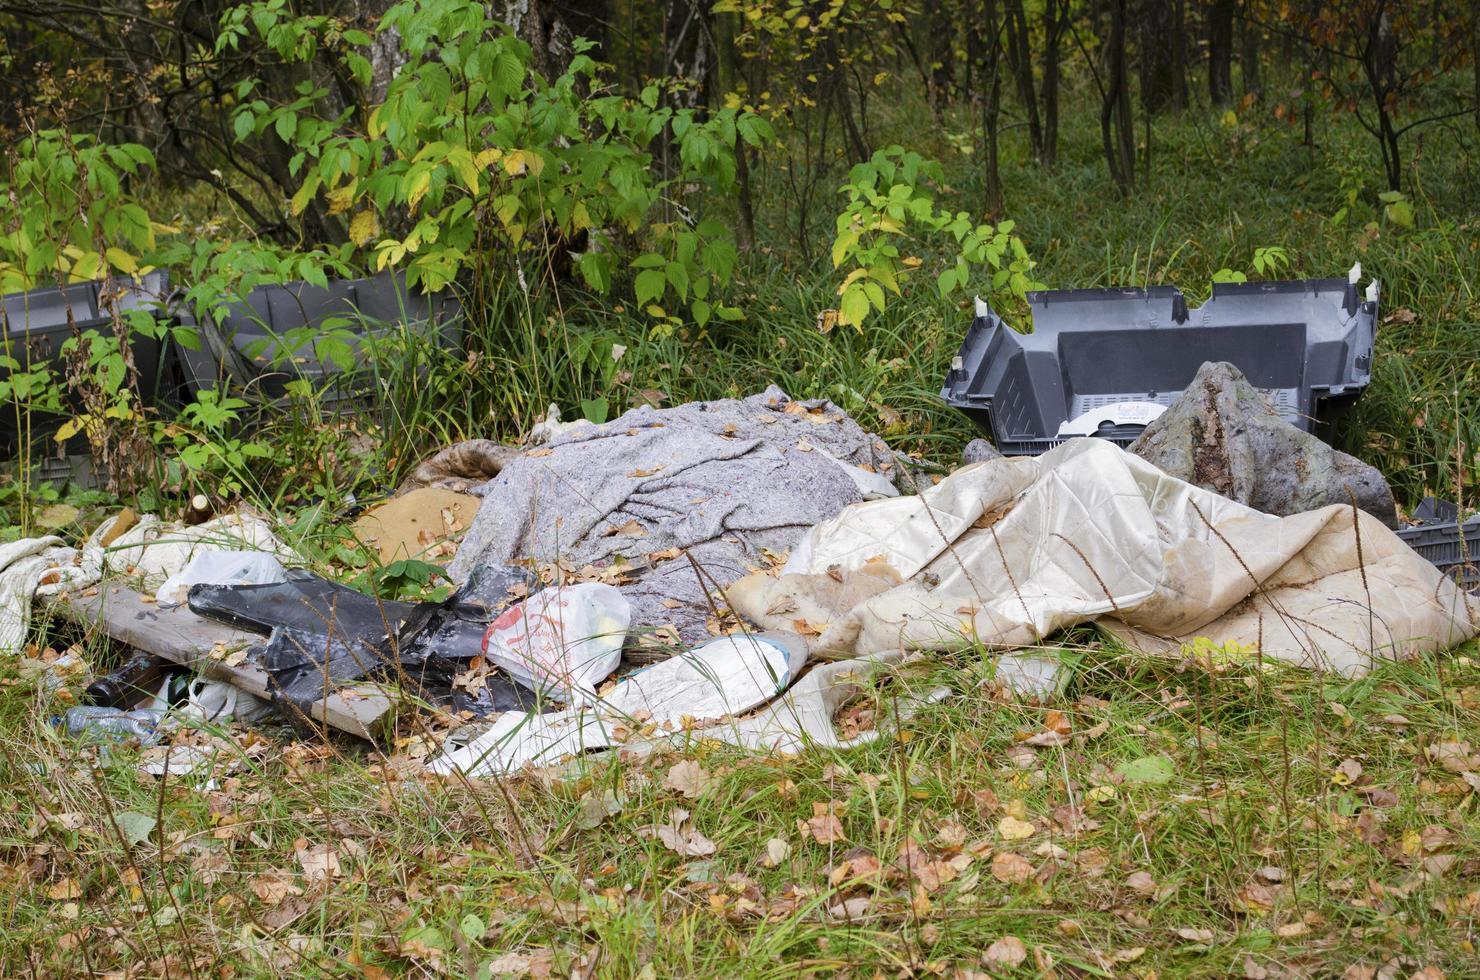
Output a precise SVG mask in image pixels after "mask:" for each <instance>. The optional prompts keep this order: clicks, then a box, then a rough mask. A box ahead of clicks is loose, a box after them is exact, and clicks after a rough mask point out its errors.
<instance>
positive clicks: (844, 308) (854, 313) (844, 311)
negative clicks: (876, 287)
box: [838, 282, 868, 327]
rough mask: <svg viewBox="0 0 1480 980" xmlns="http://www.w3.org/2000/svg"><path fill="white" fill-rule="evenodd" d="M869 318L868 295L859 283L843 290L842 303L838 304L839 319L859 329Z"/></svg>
mask: <svg viewBox="0 0 1480 980" xmlns="http://www.w3.org/2000/svg"><path fill="white" fill-rule="evenodd" d="M867 316H868V294H867V293H865V292H864V291H863V287H862V286H861V285H859V284H858V283H856V282H855V283H853V284H852V285H851V286H849V287H848V288H847V289H845V290H843V298H842V301H841V302H840V303H839V304H838V319H839V320H841V321H842V322H843V323H845V324H850V325H852V326H855V327H858V326H862V325H863V321H864V319H865V318H866V317H867Z"/></svg>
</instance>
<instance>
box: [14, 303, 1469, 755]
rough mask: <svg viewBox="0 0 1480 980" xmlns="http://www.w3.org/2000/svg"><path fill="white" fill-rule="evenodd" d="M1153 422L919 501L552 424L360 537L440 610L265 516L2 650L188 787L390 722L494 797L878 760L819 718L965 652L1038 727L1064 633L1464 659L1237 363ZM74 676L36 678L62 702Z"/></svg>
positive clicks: (753, 408) (875, 455)
mask: <svg viewBox="0 0 1480 980" xmlns="http://www.w3.org/2000/svg"><path fill="white" fill-rule="evenodd" d="M1348 292H1349V291H1348ZM1317 293H1319V289H1318V290H1317ZM1215 295H1216V294H1215ZM1368 302H1369V303H1371V304H1373V305H1374V309H1375V300H1372V299H1370V298H1369V301H1368ZM1368 312H1369V313H1370V312H1372V311H1368ZM985 315H987V316H989V315H990V314H989V311H988V314H985ZM970 343H971V340H970V339H968V345H969V344H970ZM1369 356H1370V355H1369ZM1338 387H1339V386H1338ZM1173 394H1175V397H1172V396H1170V395H1167V394H1166V393H1165V392H1162V393H1157V392H1150V393H1149V394H1147V395H1145V396H1143V397H1155V398H1160V399H1161V403H1150V402H1142V403H1137V404H1135V405H1131V406H1130V407H1129V408H1127V407H1125V406H1123V405H1117V404H1109V405H1105V404H1100V403H1096V405H1097V407H1095V408H1093V409H1091V410H1090V411H1088V412H1086V413H1085V419H1088V420H1089V421H1090V422H1093V418H1094V417H1098V415H1097V413H1103V414H1106V415H1107V416H1116V413H1121V416H1123V414H1124V413H1125V412H1128V411H1130V412H1134V413H1139V415H1138V417H1140V418H1141V419H1142V422H1141V423H1140V424H1139V425H1138V426H1137V427H1136V428H1135V436H1134V438H1122V437H1123V436H1125V434H1126V431H1127V430H1126V426H1125V424H1124V418H1123V417H1121V416H1118V417H1117V420H1116V423H1115V425H1114V426H1113V427H1112V429H1111V430H1107V431H1108V432H1110V435H1111V436H1113V437H1100V438H1096V437H1093V436H1091V437H1087V438H1086V437H1077V436H1076V437H1070V438H1062V439H1058V440H1054V442H1055V444H1054V445H1053V446H1052V447H1051V448H1049V447H1047V446H1042V445H1034V446H1033V447H1032V452H1034V453H1038V454H1036V455H1034V454H1027V455H1009V456H1002V455H1000V454H997V453H995V452H992V451H990V449H989V447H985V445H984V444H983V445H977V444H974V445H973V447H971V448H969V449H968V459H977V460H979V461H977V462H969V463H968V464H967V465H964V466H962V467H960V468H958V469H956V470H955V471H954V472H951V473H949V474H945V475H939V474H937V475H933V476H926V475H925V467H924V465H923V464H922V463H921V462H920V461H917V460H912V459H909V458H907V457H904V456H902V455H900V454H898V453H896V452H894V451H892V450H891V449H890V448H889V447H888V446H887V445H886V444H885V442H884V441H883V440H882V439H880V438H878V437H877V436H874V435H871V434H869V433H867V432H865V431H863V430H862V429H861V428H860V427H859V426H858V425H857V424H856V423H855V422H854V421H853V420H852V419H850V418H849V417H848V416H847V415H846V414H845V413H843V412H842V411H840V410H839V409H838V408H836V407H835V406H833V405H831V404H829V403H826V402H800V401H796V400H794V399H791V398H790V397H788V396H787V395H786V394H785V393H784V392H782V391H780V390H779V389H776V388H771V389H769V390H767V391H765V392H762V393H760V394H757V395H754V396H752V397H749V398H745V399H741V400H724V401H714V402H706V403H690V404H684V405H679V406H676V407H673V408H668V409H656V408H651V407H642V408H638V409H634V410H632V411H629V412H628V413H626V414H625V415H623V416H621V417H620V418H617V419H614V420H612V421H609V422H606V423H604V424H600V425H596V424H591V423H588V422H576V423H561V422H560V421H559V419H558V414H553V413H552V416H551V418H550V419H548V420H547V421H546V422H544V423H542V424H541V425H540V426H538V427H537V429H536V431H535V432H533V433H531V435H530V437H529V439H528V440H527V441H526V443H525V444H524V445H523V446H520V447H509V446H499V445H496V444H493V443H488V442H486V441H477V442H472V443H466V444H460V445H458V446H453V447H448V448H447V449H446V450H444V451H443V452H441V453H438V454H437V455H436V456H435V457H434V458H432V459H430V460H428V461H427V462H426V463H425V464H424V465H423V466H421V467H419V468H418V469H417V471H416V473H415V474H414V476H413V478H412V479H411V480H410V481H408V484H407V485H406V486H403V488H402V492H401V493H400V494H399V495H398V496H397V497H396V498H394V499H392V500H391V501H389V502H387V503H386V504H384V505H383V506H381V507H379V508H376V509H374V510H373V511H371V512H369V513H367V514H366V515H364V516H362V517H361V518H360V519H359V520H358V522H357V523H356V533H357V534H358V535H359V536H360V537H361V539H362V540H363V541H365V542H366V544H367V545H369V546H371V547H373V548H375V549H377V550H378V551H379V553H380V554H381V556H382V559H383V560H384V561H386V562H391V561H395V560H398V559H402V558H412V557H431V558H432V559H434V560H442V559H445V558H448V557H451V561H450V564H449V566H448V570H449V574H450V576H451V578H452V580H453V582H454V583H455V585H456V590H455V591H454V592H453V593H452V595H451V596H450V597H448V598H447V599H445V600H443V601H440V602H422V603H418V604H411V603H402V602H389V601H380V600H376V599H374V598H371V597H369V596H366V595H363V594H361V593H359V592H357V591H355V590H353V589H351V588H348V587H347V586H344V585H342V584H339V583H337V582H333V581H330V580H327V579H325V578H322V577H320V576H317V575H315V574H313V573H312V572H311V571H309V570H307V569H305V568H304V567H303V566H304V564H305V562H304V560H303V559H302V558H301V557H300V556H299V555H297V554H295V553H294V552H293V550H292V549H291V548H289V547H287V546H286V545H284V544H283V543H282V542H281V541H280V540H279V539H278V538H277V537H276V536H275V535H274V533H273V529H272V527H271V526H270V523H269V522H267V521H266V520H264V519H262V518H259V517H253V516H250V515H244V514H230V515H225V516H222V517H219V518H216V519H214V520H211V521H208V522H206V523H203V524H199V525H193V526H191V525H185V524H171V523H166V522H161V521H159V520H157V519H155V518H153V517H147V516H146V517H142V518H141V517H137V516H135V515H132V514H129V513H125V514H122V515H119V516H118V517H115V518H112V519H110V520H108V521H106V522H105V523H104V524H103V525H102V526H100V527H99V528H97V529H96V531H95V532H94V533H93V534H92V536H91V537H90V538H89V540H88V541H87V542H85V543H84V544H83V546H82V547H81V548H80V549H75V550H74V549H71V548H67V547H65V546H64V545H63V543H62V542H61V541H60V540H58V539H55V538H43V539H36V540H32V541H28V542H18V543H16V544H14V545H11V546H9V547H8V548H7V550H6V551H5V552H4V554H3V556H0V562H3V567H4V572H3V579H0V581H3V583H4V586H3V588H4V595H5V597H6V604H5V607H4V611H5V618H4V619H3V620H0V639H3V642H4V644H5V649H6V650H8V651H17V650H20V649H21V648H22V647H23V646H24V644H25V641H26V637H27V629H28V615H29V609H30V604H31V597H32V596H33V595H34V596H36V597H38V598H39V599H40V601H41V603H42V605H43V607H44V609H45V610H46V611H47V613H48V615H49V617H54V618H55V619H56V620H58V621H70V622H71V623H72V624H74V625H75V626H81V627H82V628H84V629H86V630H93V631H101V632H102V633H104V634H106V635H107V636H108V637H109V638H110V639H111V640H113V641H116V643H118V644H121V645H123V646H124V647H126V648H128V649H130V650H132V651H133V652H134V653H135V654H136V656H133V657H132V659H129V660H128V662H127V663H126V664H125V666H124V667H123V668H122V669H121V670H120V671H119V672H117V673H116V674H114V675H112V676H109V677H105V678H102V679H100V680H99V681H98V682H96V683H94V684H93V685H92V686H91V687H89V688H88V698H89V700H90V701H91V702H93V703H91V704H85V705H79V706H77V707H74V708H71V709H69V710H67V711H66V712H65V714H64V716H63V718H62V721H63V724H64V726H65V727H66V729H67V730H68V731H69V732H72V733H74V734H78V735H83V736H88V737H93V738H108V737H114V736H123V737H133V738H137V739H139V740H141V741H143V742H146V743H154V742H162V741H165V740H170V739H176V740H183V741H184V742H187V743H189V747H190V749H191V751H190V752H187V753H184V754H183V755H182V756H181V757H180V758H179V759H177V760H176V761H175V762H169V763H166V766H167V767H168V768H169V771H171V772H183V771H190V770H192V769H194V768H196V767H197V766H199V765H205V764H206V763H208V762H209V760H210V756H211V750H210V746H209V742H208V740H207V742H206V744H201V741H200V740H199V739H192V738H191V731H190V730H191V728H192V727H193V726H192V719H193V720H194V721H196V722H199V721H202V720H204V721H209V722H214V723H217V724H220V723H224V722H226V721H229V720H230V719H232V718H235V719H237V720H240V721H243V722H261V721H262V720H263V719H264V718H267V717H270V716H272V715H274V714H275V715H276V716H278V717H279V718H280V719H281V720H282V721H285V722H287V723H289V724H291V725H292V726H294V728H296V729H297V730H298V732H299V733H300V734H301V735H306V736H316V737H328V736H331V735H332V733H334V732H339V733H348V734H349V735H353V736H356V737H358V738H360V739H364V740H368V741H377V740H385V739H388V738H394V737H395V730H396V727H397V726H400V727H401V729H402V730H403V731H404V730H406V726H408V725H411V724H413V718H415V719H416V720H415V721H414V724H415V725H416V726H418V729H419V730H421V731H424V732H426V731H430V732H431V733H432V734H431V735H430V742H431V745H432V749H433V750H432V752H431V753H430V756H429V759H428V763H427V764H428V766H429V768H430V769H431V770H432V771H434V772H438V773H448V774H451V773H461V774H463V775H466V776H493V775H501V774H506V773H512V772H516V771H518V770H520V769H522V768H524V767H525V766H528V765H536V766H544V765H550V764H555V763H559V762H561V761H562V760H567V759H570V758H572V757H579V756H582V755H585V754H587V753H593V752H602V751H607V750H611V749H613V748H617V747H621V748H623V749H624V750H626V751H630V752H644V751H651V750H653V749H655V748H658V747H661V746H663V745H665V744H666V745H675V744H678V745H682V744H686V743H689V742H692V741H694V740H713V741H717V742H728V743H732V744H735V745H739V746H742V747H745V748H748V749H754V750H757V751H785V752H801V751H805V750H806V749H807V748H809V747H812V746H825V747H846V746H848V745H852V744H858V743H859V742H861V741H866V740H869V739H872V738H875V737H877V735H878V730H877V728H869V729H866V730H859V729H858V728H857V726H852V727H850V728H849V729H848V730H846V731H845V730H842V729H840V728H839V727H838V726H837V725H836V724H835V720H836V716H837V714H838V711H839V709H840V708H841V707H842V706H843V705H845V704H847V703H849V702H850V701H851V700H853V699H854V698H856V697H857V696H859V695H860V694H861V693H862V692H864V691H865V690H866V689H867V688H868V686H869V685H870V684H871V683H872V681H871V678H872V677H873V676H874V675H875V674H876V673H877V672H878V669H879V668H880V667H881V666H883V665H888V664H894V663H898V662H900V661H902V660H907V659H910V658H916V657H920V656H924V655H929V654H931V653H939V652H949V651H954V650H960V649H965V648H980V649H983V650H986V651H989V652H991V654H992V656H993V658H994V662H995V666H996V680H997V682H998V683H999V684H1001V685H1003V686H1004V687H1005V688H1007V689H1009V690H1011V691H1013V692H1015V693H1016V694H1017V695H1018V696H1020V697H1033V696H1039V695H1045V694H1048V693H1050V692H1052V691H1054V690H1056V689H1058V687H1059V686H1060V685H1061V684H1062V683H1063V681H1064V679H1065V674H1066V672H1067V671H1068V670H1070V669H1071V667H1070V666H1069V665H1068V664H1066V663H1065V662H1064V661H1063V659H1062V658H1061V657H1060V656H1059V655H1058V654H1056V653H1054V652H1053V651H1052V647H1051V642H1050V638H1051V637H1053V636H1054V635H1055V634H1057V633H1059V632H1060V631H1063V630H1065V629H1067V628H1070V627H1074V626H1077V625H1080V624H1093V625H1094V626H1096V627H1098V628H1099V629H1100V630H1102V631H1104V632H1105V633H1107V634H1109V635H1111V636H1113V637H1115V638H1116V639H1117V640H1118V641H1119V642H1120V643H1122V644H1124V645H1125V646H1126V647H1127V648H1129V649H1131V650H1134V651H1140V652H1142V653H1146V654H1168V653H1170V654H1177V653H1178V652H1180V651H1182V650H1183V649H1184V648H1187V647H1189V646H1190V645H1193V644H1194V643H1195V642H1202V643H1205V644H1206V643H1211V645H1212V647H1213V648H1216V649H1217V650H1219V651H1222V652H1223V653H1224V654H1226V655H1228V656H1232V657H1236V658H1263V659H1267V660H1270V661H1283V662H1286V663H1289V664H1292V665H1296V666H1299V667H1305V668H1310V669H1313V670H1320V671H1333V672H1335V673H1337V674H1339V675H1342V676H1346V677H1351V676H1357V675H1360V674H1361V673H1363V672H1365V671H1366V670H1368V669H1369V668H1370V667H1371V666H1372V665H1373V664H1374V663H1375V662H1376V661H1378V660H1382V659H1398V658H1404V657H1411V656H1414V655H1417V654H1420V653H1424V652H1429V651H1435V650H1441V649H1445V648H1448V647H1450V646H1452V645H1454V644H1457V643H1459V642H1462V641H1464V640H1467V639H1469V638H1470V637H1472V636H1473V635H1474V634H1475V632H1476V628H1477V622H1480V620H1477V618H1476V617H1477V614H1480V607H1477V606H1476V605H1475V603H1476V599H1475V598H1474V597H1473V596H1471V595H1470V594H1468V593H1467V592H1466V591H1465V590H1464V589H1463V588H1462V587H1461V583H1462V582H1463V581H1464V578H1463V576H1459V577H1458V578H1456V577H1453V576H1451V575H1447V574H1445V572H1444V571H1441V569H1440V568H1438V567H1436V566H1435V565H1434V564H1432V563H1431V562H1430V561H1428V560H1426V559H1425V558H1424V557H1422V556H1421V555H1419V554H1418V553H1417V552H1416V551H1415V550H1414V549H1413V548H1411V547H1409V545H1408V544H1407V543H1405V542H1404V540H1402V539H1400V537H1399V536H1398V535H1397V534H1395V533H1394V531H1393V528H1394V527H1396V526H1397V525H1398V518H1397V513H1396V509H1395V507H1394V503H1393V498H1392V494H1391V492H1390V491H1389V490H1388V488H1387V485H1386V483H1385V482H1384V481H1383V479H1382V477H1381V475H1380V474H1378V473H1377V472H1376V471H1375V470H1373V469H1372V468H1371V467H1369V466H1366V465H1365V464H1363V463H1362V462H1361V461H1359V460H1356V459H1354V458H1352V457H1350V456H1347V455H1345V454H1343V453H1340V452H1338V451H1336V450H1334V449H1332V448H1331V447H1330V446H1328V445H1327V444H1326V443H1324V442H1323V441H1321V439H1319V438H1318V437H1317V436H1316V435H1314V434H1312V433H1310V432H1306V431H1302V429H1301V428H1299V427H1297V426H1296V425H1294V424H1292V422H1291V420H1290V419H1289V418H1288V417H1287V414H1283V413H1281V412H1280V411H1277V410H1276V408H1275V407H1273V406H1272V405H1271V403H1270V402H1269V400H1268V399H1267V397H1266V394H1265V393H1264V392H1262V391H1261V390H1258V389H1256V388H1254V387H1253V386H1252V385H1251V384H1250V383H1249V381H1248V380H1247V379H1246V378H1245V376H1244V374H1243V373H1242V372H1241V371H1240V370H1239V369H1238V368H1237V367H1235V366H1234V365H1232V364H1228V363H1217V362H1210V363H1205V364H1203V365H1202V366H1201V367H1200V369H1198V370H1197V372H1196V375H1195V377H1193V378H1192V379H1191V382H1190V383H1189V384H1186V385H1185V387H1184V388H1183V389H1182V390H1181V392H1180V394H1176V393H1173ZM1102 401H1103V400H1102ZM1085 419H1080V420H1074V421H1073V422H1072V423H1070V422H1066V423H1064V425H1066V426H1069V427H1070V428H1073V426H1075V425H1079V424H1081V422H1083V421H1085ZM1064 431H1067V430H1064ZM1089 431H1090V432H1092V433H1094V432H1095V430H1094V428H1093V427H1092V426H1091V428H1090V430H1089ZM1099 434H1100V435H1102V436H1104V435H1105V433H1104V432H1101V433H1099ZM1117 443H1119V444H1117ZM1022 445H1024V446H1026V445H1028V444H1027V443H1023V444H1022ZM1019 451H1023V450H1019ZM459 538H460V539H461V540H460V543H459V540H458V539H459ZM68 657H69V658H71V661H70V663H67V664H63V663H62V662H61V661H58V662H57V663H56V664H50V665H44V667H43V668H40V669H46V670H52V671H54V672H57V673H63V672H64V671H65V670H66V669H73V670H85V669H86V667H87V665H86V664H78V663H77V662H76V658H77V655H76V654H69V655H68ZM63 659H64V660H65V659H67V658H63ZM182 671H185V672H191V673H193V674H194V675H195V679H194V680H191V679H189V676H188V674H187V675H186V676H185V677H184V679H182V677H181V673H182ZM908 710H910V706H909V705H904V706H901V711H902V712H907V711H908ZM195 727H198V726H195Z"/></svg>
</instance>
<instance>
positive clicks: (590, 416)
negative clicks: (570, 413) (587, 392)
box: [581, 398, 611, 425]
mask: <svg viewBox="0 0 1480 980" xmlns="http://www.w3.org/2000/svg"><path fill="white" fill-rule="evenodd" d="M610 411H611V407H610V406H609V405H607V403H606V399H605V398H583V399H582V400H581V415H582V416H584V417H585V419H586V421H587V422H593V423H595V424H596V425H600V424H601V423H603V422H605V421H606V417H607V414H608V413H609V412H610Z"/></svg>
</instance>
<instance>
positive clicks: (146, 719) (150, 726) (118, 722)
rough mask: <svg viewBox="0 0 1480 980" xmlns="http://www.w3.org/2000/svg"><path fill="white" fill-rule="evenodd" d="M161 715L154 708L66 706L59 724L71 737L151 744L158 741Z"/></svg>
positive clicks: (162, 714)
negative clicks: (134, 740)
mask: <svg viewBox="0 0 1480 980" xmlns="http://www.w3.org/2000/svg"><path fill="white" fill-rule="evenodd" d="M164 715H165V713H164V712H163V711H161V710H159V709H157V708H137V709H135V710H133V711H123V710H121V709H119V708H101V707H98V706H96V705H90V704H84V705H79V706H77V707H75V708H68V709H67V712H66V714H64V715H63V716H62V724H63V725H64V726H65V728H66V730H67V734H68V735H71V736H73V737H76V736H87V737H89V738H91V739H93V740H95V741H111V742H122V741H124V740H126V739H130V738H136V739H138V740H139V742H140V744H143V745H153V744H154V743H155V742H157V741H159V723H160V722H161V721H163V720H164Z"/></svg>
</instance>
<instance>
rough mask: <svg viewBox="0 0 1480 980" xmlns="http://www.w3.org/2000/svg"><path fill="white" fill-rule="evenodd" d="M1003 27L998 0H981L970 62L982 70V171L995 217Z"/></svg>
mask: <svg viewBox="0 0 1480 980" xmlns="http://www.w3.org/2000/svg"><path fill="white" fill-rule="evenodd" d="M1001 37H1002V28H1001V25H1000V24H999V22H998V19H997V0H982V8H981V16H980V17H979V18H977V20H976V23H974V24H973V25H972V30H971V34H970V35H969V41H970V43H971V46H972V52H971V54H972V61H974V62H976V63H977V64H978V65H979V66H980V67H981V71H980V74H979V77H980V82H979V83H978V84H979V87H980V88H981V89H983V90H985V93H986V94H985V96H984V97H983V98H982V101H981V108H982V142H983V143H984V144H985V145H984V151H985V152H983V154H982V157H983V159H984V160H985V172H984V173H983V174H982V184H983V191H984V197H985V200H984V202H983V204H984V207H985V210H986V213H987V214H988V215H991V216H995V215H997V214H999V213H1000V212H1001V211H1002V177H1001V171H1000V168H999V161H998V155H997V135H998V128H999V127H998V123H999V119H1000V116H1001V111H1002V72H1001V70H1000V63H1001V43H1002V41H1001Z"/></svg>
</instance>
